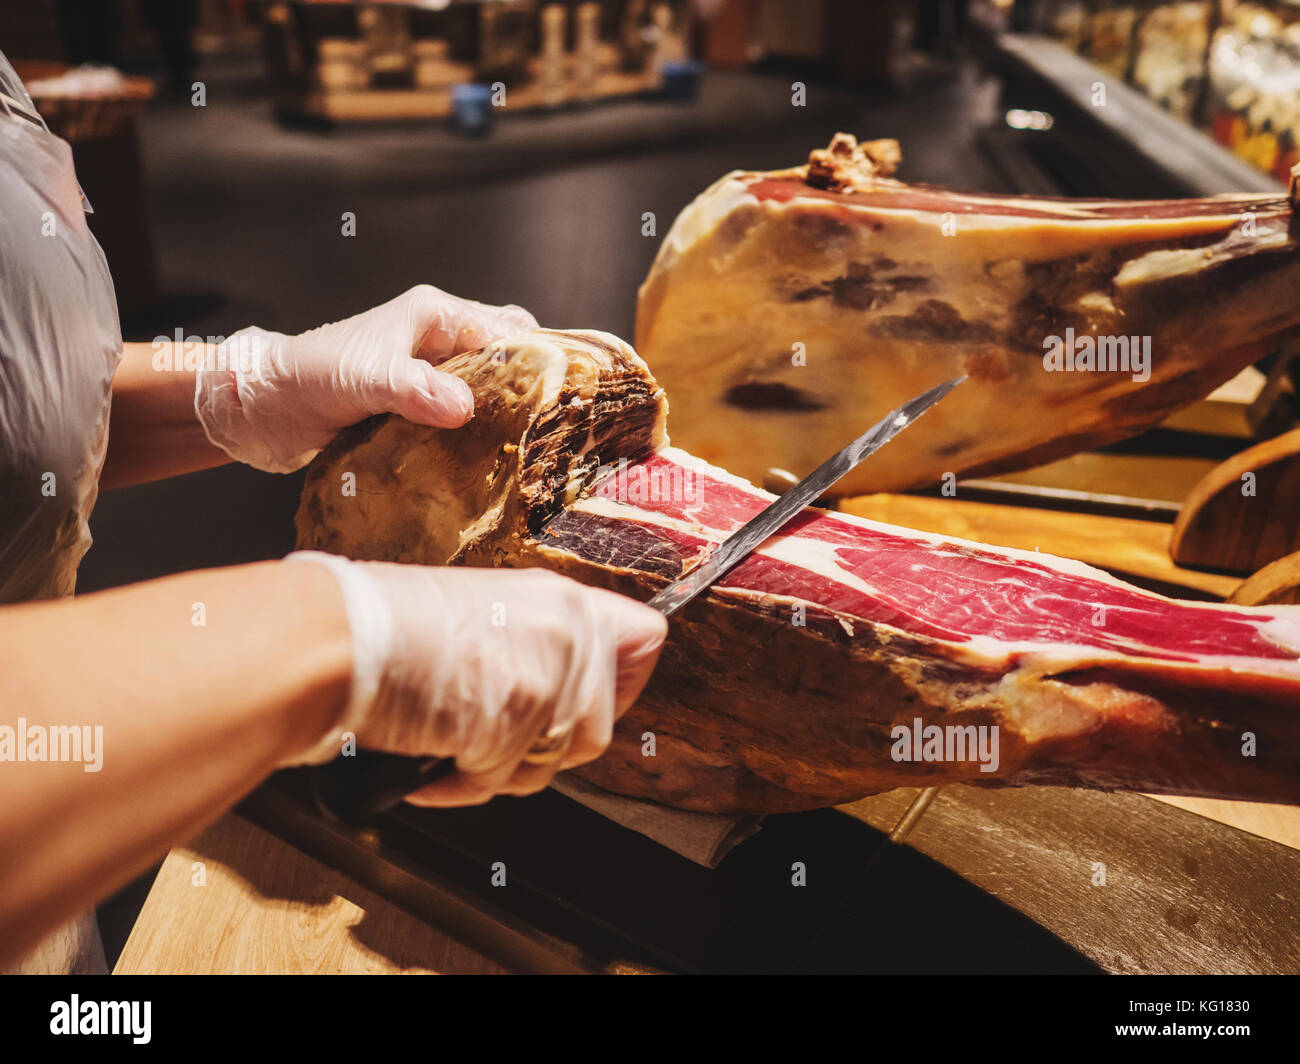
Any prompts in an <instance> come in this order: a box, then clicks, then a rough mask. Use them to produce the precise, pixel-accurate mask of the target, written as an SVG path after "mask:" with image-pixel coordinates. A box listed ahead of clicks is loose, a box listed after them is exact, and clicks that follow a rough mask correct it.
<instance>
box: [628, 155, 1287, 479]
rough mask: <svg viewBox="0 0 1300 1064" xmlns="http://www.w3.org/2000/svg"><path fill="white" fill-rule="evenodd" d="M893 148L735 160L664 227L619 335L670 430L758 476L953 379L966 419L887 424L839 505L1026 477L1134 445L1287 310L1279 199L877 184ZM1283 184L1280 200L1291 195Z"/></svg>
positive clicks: (1263, 344) (1235, 366)
mask: <svg viewBox="0 0 1300 1064" xmlns="http://www.w3.org/2000/svg"><path fill="white" fill-rule="evenodd" d="M898 161H899V159H898V145H897V143H896V142H895V141H873V142H870V143H868V144H864V145H858V144H856V142H855V141H854V139H853V138H852V137H848V136H845V135H844V134H840V135H838V136H837V137H836V138H835V140H834V141H833V142H832V144H831V147H830V148H829V149H823V150H820V151H815V152H813V153H812V157H811V160H810V162H809V165H807V166H802V167H797V168H794V169H791V170H782V171H776V172H770V173H760V172H745V171H736V172H734V173H730V174H728V175H726V176H725V177H723V178H721V179H720V180H719V181H717V182H716V183H715V184H714V185H713V186H711V187H710V188H709V189H708V190H707V191H705V192H703V193H701V194H700V196H699V197H698V198H697V199H696V200H695V201H694V202H693V203H691V204H690V205H689V206H687V207H686V208H685V209H684V210H683V211H682V213H681V214H680V215H679V216H678V217H677V220H676V221H675V222H674V223H673V226H672V229H671V230H670V231H669V233H668V234H667V236H666V237H665V239H664V242H663V245H662V247H661V248H660V249H659V254H658V256H657V258H656V259H655V262H654V265H653V267H652V268H651V270H650V273H649V275H648V276H647V278H646V280H645V283H644V284H643V285H642V287H641V293H640V298H639V301H638V306H637V325H636V348H637V351H638V352H639V353H640V354H641V356H642V357H643V358H644V359H645V360H646V362H647V363H649V365H650V369H651V371H652V372H653V373H654V374H655V376H656V378H657V379H658V380H659V383H660V384H661V385H663V387H664V388H665V390H666V391H667V392H668V394H669V396H671V397H672V401H673V438H674V439H675V440H676V441H677V442H678V443H679V444H680V445H681V446H683V447H685V448H686V449H687V450H689V451H690V452H691V453H692V454H694V455H696V456H697V457H700V458H703V459H705V460H706V461H709V462H716V463H718V464H719V465H722V466H725V467H726V468H727V469H729V470H731V471H732V472H733V473H736V474H738V475H740V476H744V477H746V478H747V479H749V480H752V481H754V482H755V483H759V484H762V483H764V481H765V478H766V477H767V475H768V472H769V470H773V469H778V470H788V471H789V472H791V473H793V474H795V475H797V476H803V475H805V474H806V473H808V472H810V471H811V470H812V469H813V468H814V467H815V466H816V465H817V463H818V462H820V461H821V460H822V458H824V457H825V456H826V455H828V454H832V453H833V452H834V451H835V450H836V449H837V448H838V447H840V446H842V445H843V443H844V441H845V440H849V439H852V438H853V437H854V436H855V435H856V434H857V433H859V432H861V431H862V428H863V427H864V426H866V425H870V424H872V423H873V422H874V421H876V420H877V419H878V418H880V417H882V416H883V415H884V414H885V413H886V412H887V411H889V410H892V409H893V408H894V407H896V406H898V405H899V404H900V403H903V402H905V401H906V400H908V399H909V398H911V397H912V396H914V395H918V394H920V393H921V392H923V391H925V389H927V388H929V387H931V386H932V385H935V384H937V383H939V382H940V381H942V380H947V379H948V378H950V377H955V376H957V375H959V374H961V373H966V374H969V377H970V380H969V381H968V382H967V383H966V384H965V385H964V386H963V389H962V390H963V393H964V394H963V396H962V401H963V406H962V411H961V414H960V416H954V415H951V414H950V415H949V416H948V417H947V418H946V419H945V421H944V424H943V425H942V426H939V427H938V428H936V427H935V426H929V430H928V431H926V432H924V433H908V434H905V435H904V436H902V437H900V438H899V439H898V440H896V441H895V442H894V443H893V444H891V445H890V446H889V447H888V448H886V449H885V450H883V451H881V453H880V455H879V456H878V457H877V458H876V459H874V460H873V461H871V462H868V463H866V464H864V465H862V466H861V467H859V468H858V469H857V470H855V471H853V472H852V473H850V474H849V475H848V476H847V477H846V478H845V479H844V480H842V481H841V482H840V484H839V486H838V488H837V490H838V491H841V492H842V493H844V494H854V493H859V492H866V491H896V490H900V489H902V488H908V487H914V486H921V485H927V484H932V483H935V482H937V481H939V480H940V479H941V478H942V477H943V474H945V473H954V474H966V475H976V474H984V473H992V472H1000V471H1005V470H1010V469H1021V468H1026V467H1028V466H1032V465H1038V464H1040V463H1042V462H1046V461H1050V460H1052V459H1055V458H1059V457H1061V456H1064V455H1068V454H1072V453H1075V452H1077V451H1082V450H1087V449H1088V448H1091V447H1095V446H1098V445H1100V444H1104V443H1109V442H1111V441H1114V440H1117V439H1121V438H1123V437H1126V436H1131V435H1133V434H1135V433H1137V432H1139V431H1141V430H1142V429H1144V428H1146V427H1148V426H1150V425H1153V424H1155V423H1156V422H1158V421H1159V420H1160V419H1162V418H1163V417H1164V416H1165V415H1167V414H1169V413H1170V412H1172V411H1174V410H1176V409H1177V408H1179V407H1181V406H1184V405H1186V404H1188V403H1190V402H1192V401H1193V400H1195V399H1197V398H1199V397H1201V396H1204V395H1208V394H1209V393H1210V392H1211V391H1212V390H1213V389H1214V388H1215V387H1217V386H1218V385H1219V384H1221V383H1223V382H1224V381H1226V380H1227V379H1228V378H1230V377H1232V376H1233V375H1234V374H1235V373H1237V372H1238V371H1239V370H1241V369H1242V368H1243V367H1245V366H1247V365H1249V364H1250V363H1252V362H1254V361H1255V360H1257V359H1259V358H1260V357H1262V356H1263V355H1265V354H1267V353H1268V352H1269V351H1270V350H1272V349H1274V348H1275V347H1276V346H1277V344H1278V341H1279V336H1280V334H1282V333H1284V332H1285V331H1287V330H1290V329H1292V328H1293V327H1294V326H1296V325H1297V323H1300V239H1297V236H1296V233H1295V231H1294V230H1293V228H1292V204H1291V203H1290V202H1288V199H1287V198H1286V196H1285V195H1283V194H1282V192H1281V190H1279V194H1278V195H1276V196H1259V195H1229V196H1217V197H1213V198H1208V199H1195V200H1167V201H1145V202H1136V201H1123V200H1065V199H1037V198H1027V197H1020V196H991V195H970V194H964V193H958V192H952V191H949V190H946V189H940V188H933V187H929V186H923V185H908V184H904V183H903V182H900V181H897V180H895V179H894V178H893V177H892V176H890V175H892V174H893V172H894V168H895V167H896V166H897V165H898ZM1293 195H1294V193H1293Z"/></svg>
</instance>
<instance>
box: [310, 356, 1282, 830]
mask: <svg viewBox="0 0 1300 1064" xmlns="http://www.w3.org/2000/svg"><path fill="white" fill-rule="evenodd" d="M445 368H446V369H447V370H449V371H450V372H454V373H456V374H458V375H460V376H461V377H463V378H464V379H465V380H466V381H467V382H468V383H469V384H470V386H471V387H472V388H473V390H474V392H475V395H476V396H477V397H478V398H477V409H476V413H475V417H474V419H473V420H472V421H471V422H470V423H469V424H468V425H466V426H465V427H464V428H462V429H457V430H438V429H429V428H423V427H420V426H417V425H412V424H410V423H408V422H406V421H403V420H401V419H399V418H396V417H383V418H374V419H371V420H370V421H368V422H366V423H364V424H363V425H361V426H358V427H356V428H354V429H352V430H349V431H348V432H346V433H344V434H343V435H342V436H341V437H340V438H339V439H338V440H337V441H336V442H335V443H334V444H332V445H331V446H330V447H329V448H328V449H327V450H326V451H325V452H324V453H323V454H322V455H321V456H320V457H319V458H318V459H317V460H316V462H315V463H314V464H313V465H312V467H311V470H310V473H309V475H308V479H307V483H306V487H305V489H304V493H303V499H302V504H301V506H300V508H299V511H298V519H297V521H298V538H299V545H300V546H302V547H311V548H316V549H322V550H329V551H334V552H336V553H341V554H345V555H348V556H351V557H356V558H373V559H387V560H394V561H408V562H422V563H431V564H443V563H452V564H467V565H506V566H528V565H540V566H545V567H547V568H550V569H555V570H557V571H559V572H563V573H567V574H569V575H571V576H574V577H576V578H578V579H579V580H582V581H584V582H587V583H591V584H598V585H601V586H605V587H609V588H613V589H615V590H618V591H622V592H624V593H626V594H629V595H633V596H636V597H638V598H642V599H644V598H648V597H649V596H650V595H651V594H653V593H654V592H655V591H656V590H658V589H659V588H660V587H661V586H663V584H664V583H665V582H666V581H667V580H669V579H672V578H673V577H675V576H677V575H679V574H680V573H681V572H682V571H683V569H684V568H685V567H687V566H690V565H692V564H694V563H695V562H696V561H697V560H698V559H700V558H701V557H702V556H703V555H704V554H705V553H706V552H707V551H708V550H709V549H710V546H711V545H712V544H715V543H717V542H718V541H719V540H721V539H722V538H724V537H725V536H727V535H728V534H729V533H730V532H731V531H733V530H734V529H736V528H737V527H739V525H740V524H742V523H743V522H744V521H745V520H746V519H747V518H748V517H750V516H751V515H752V514H754V513H755V512H756V511H757V510H758V509H760V508H761V507H762V506H764V505H765V504H766V503H767V502H768V501H769V500H770V498H771V497H770V496H769V495H767V494H766V493H764V492H761V491H759V490H757V489H755V488H754V487H753V486H751V485H750V484H748V483H747V482H745V481H743V480H741V479H739V478H737V477H734V476H732V475H731V474H729V473H727V472H724V471H723V470H721V469H717V468H715V467H713V466H710V465H707V464H706V463H704V462H702V461H700V460H698V459H696V458H693V457H692V456H691V455H689V454H687V453H686V452H684V451H681V450H678V449H676V448H674V447H670V446H668V445H667V439H666V436H665V431H664V430H665V415H666V404H665V401H664V397H663V393H662V391H661V390H660V389H659V388H658V386H657V385H656V383H655V381H654V380H653V379H652V378H651V377H650V375H649V373H648V371H647V370H646V367H645V365H644V364H643V363H642V362H641V360H640V359H639V358H638V357H637V356H636V355H635V354H634V353H633V352H632V350H631V349H630V348H629V347H627V346H626V345H625V344H623V343H622V342H621V341H619V340H617V339H616V338H614V337H612V336H608V335H605V334H602V333H595V332H553V331H547V330H542V331H538V332H536V333H531V334H528V335H526V336H523V337H519V338H516V339H513V340H511V341H508V342H502V343H498V344H495V345H492V346H491V347H488V348H485V349H484V350H483V351H481V352H475V353H472V354H468V355H463V356H460V357H458V358H456V359H453V360H452V361H450V362H448V363H446V364H445ZM963 401H964V396H963V395H961V394H960V393H957V394H954V395H953V396H952V397H951V398H950V399H949V400H948V401H947V402H946V403H944V404H943V408H941V409H939V410H936V411H934V412H933V413H932V414H930V415H928V416H927V418H926V419H925V422H924V423H922V424H920V425H917V426H915V427H914V428H912V429H909V430H908V432H907V433H904V434H903V435H902V436H900V437H899V439H900V440H901V439H902V438H904V437H906V436H907V435H908V434H909V433H912V434H921V433H924V432H927V431H930V430H932V429H933V428H935V426H936V424H942V421H943V418H944V417H947V416H953V415H954V414H958V415H959V407H960V404H961V403H962V402H963ZM944 408H946V409H944ZM931 419H933V422H932V423H931ZM841 442H843V441H841ZM895 442H897V441H895ZM890 446H893V444H891V445H890ZM886 450H888V448H886ZM881 453H882V454H883V453H884V452H881ZM875 460H876V459H875V458H872V459H870V461H875ZM348 474H351V477H349V476H348ZM351 487H355V491H352V490H350V489H351ZM646 733H653V736H654V756H646V751H647V749H648V747H647V743H646V739H645V736H646ZM994 736H996V745H994ZM936 754H937V755H938V756H937V757H936V756H933V755H936ZM580 774H581V775H583V776H584V777H585V778H586V779H588V780H590V781H592V782H594V783H597V784H599V785H600V786H602V787H606V788H608V789H610V790H612V791H617V792H620V793H623V794H629V795H634V796H638V797H644V798H653V799H657V800H658V801H661V802H665V803H667V804H670V805H676V806H681V807H684V808H688V809H701V810H716V811H744V812H762V811H779V810H795V809H806V808H813V807H817V806H823V805H828V804H832V803H836V802H843V801H847V800H850V799H853V798H856V797H860V796H862V795H865V794H869V793H872V792H875V791H881V790H887V789H889V788H892V787H897V786H905V785H923V784H932V783H940V782H946V781H958V780H963V781H968V782H975V783H1003V784H1029V783H1047V784H1066V785H1077V786H1087V787H1103V788H1123V789H1135V790H1142V791H1158V792H1171V793H1181V794H1201V795H1214V796H1231V797H1244V798H1257V799H1268V800H1271V801H1288V802H1300V607H1287V606H1281V607H1276V608H1268V609H1264V608H1259V609H1252V608H1246V607H1226V606H1219V605H1207V604H1200V603H1190V602H1178V601H1174V600H1170V599H1166V598H1162V597H1160V596H1159V595H1155V594H1151V593H1148V592H1146V591H1142V590H1139V589H1137V588H1134V587H1130V586H1128V585H1126V584H1123V583H1121V582H1119V581H1117V580H1115V579H1113V578H1111V577H1110V576H1108V575H1106V574H1104V573H1101V572H1099V571H1097V570H1094V569H1091V568H1089V567H1087V566H1085V565H1082V564H1080V563H1077V562H1072V561H1066V560H1063V559H1060V558H1053V557H1050V556H1048V555H1041V554H1031V553H1026V552H1021V551H1013V550H1002V549H998V548H993V547H988V546H983V545H980V544H976V543H970V542H965V541H962V540H955V539H950V538H946V537H942V536H936V535H927V534H923V533H919V532H914V531H910V530H907V529H903V528H896V527H892V526H889V525H883V524H877V523H874V522H870V521H865V520H861V519H858V518H854V517H848V516H843V515H840V514H834V513H825V512H821V511H811V510H810V511H809V512H808V513H806V514H805V515H803V516H801V517H800V518H799V519H798V520H797V521H796V522H795V523H794V524H792V525H791V526H789V527H788V529H787V530H786V532H785V534H783V535H781V536H779V537H776V538H774V539H772V540H770V541H769V542H768V543H767V544H765V545H764V546H763V547H762V549H760V550H759V551H758V552H757V553H755V554H754V555H752V556H750V557H749V558H748V559H747V560H746V561H745V562H743V563H742V564H741V565H740V566H739V567H738V568H736V569H735V570H733V571H732V572H731V573H730V574H728V575H727V576H726V577H725V578H723V580H722V581H721V583H720V584H719V585H717V586H716V587H714V588H713V589H712V590H711V591H710V592H709V593H708V594H707V595H705V596H702V597H701V598H700V599H697V600H696V601H695V602H693V603H691V604H690V605H689V606H688V607H687V608H686V609H684V610H683V611H682V612H681V613H680V614H678V615H677V616H676V617H674V618H673V621H672V630H671V634H670V638H669V642H668V645H667V647H666V648H665V650H664V653H663V657H662V659H661V662H660V665H659V667H658V669H657V671H656V673H655V675H654V677H653V679H652V680H651V683H650V685H649V687H648V688H647V689H646V691H645V694H644V695H643V696H642V698H641V699H640V700H639V702H638V704H637V705H636V706H635V707H633V709H632V710H631V711H630V712H629V713H628V714H627V716H626V717H625V718H624V719H623V720H622V721H621V722H620V724H619V726H618V728H617V731H616V736H615V740H614V744H613V746H612V748H611V749H610V751H609V752H608V753H607V754H606V756H605V757H603V758H602V759H600V760H599V761H597V762H595V763H593V764H591V765H589V766H587V767H585V768H584V769H581V770H580Z"/></svg>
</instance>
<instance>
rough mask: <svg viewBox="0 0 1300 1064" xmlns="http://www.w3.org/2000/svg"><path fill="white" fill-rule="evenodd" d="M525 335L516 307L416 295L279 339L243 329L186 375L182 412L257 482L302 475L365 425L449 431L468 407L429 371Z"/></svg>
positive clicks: (466, 395) (454, 388) (527, 322)
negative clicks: (390, 421)
mask: <svg viewBox="0 0 1300 1064" xmlns="http://www.w3.org/2000/svg"><path fill="white" fill-rule="evenodd" d="M535 328H537V322H536V320H535V319H534V318H533V316H532V315H531V314H529V313H528V311H526V310H524V309H522V308H521V307H514V306H509V307H493V306H488V305H487V304H485V303H475V302H472V301H471V300H467V299H459V298H457V297H456V296H452V295H448V294H447V293H446V292H443V291H441V290H440V289H437V288H434V287H433V286H432V285H427V284H424V285H417V286H416V287H415V288H412V289H411V290H410V291H408V292H404V293H403V294H402V295H400V296H398V297H397V298H396V299H393V300H390V301H389V302H387V303H384V304H382V305H381V306H378V307H375V308H374V309H372V310H367V311H366V312H365V313H363V314H358V315H356V316H355V317H352V318H347V319H345V320H344V321H337V322H334V323H333V324H331V325H322V326H320V328H317V329H312V330H310V331H309V332H305V333H301V334H300V335H298V336H285V335H284V334H283V333H276V332H267V331H266V330H265V329H259V328H257V327H256V326H253V327H251V328H248V329H241V330H240V331H239V332H237V333H235V334H234V336H231V337H228V338H227V339H226V340H225V342H223V343H222V344H221V345H220V346H219V347H218V348H217V352H216V359H215V364H214V365H213V366H208V367H204V368H201V369H200V370H199V372H198V373H197V374H196V379H195V388H194V411H195V413H196V414H197V415H198V419H199V422H200V423H201V424H202V425H203V429H204V431H205V432H206V433H207V435H208V439H209V440H211V441H212V443H213V444H215V445H216V446H217V447H220V448H221V449H222V450H223V451H225V452H226V453H227V454H228V455H230V456H231V457H232V458H234V459H235V460H236V461H239V462H244V463H246V464H248V465H251V466H254V467H255V468H257V469H262V470H265V471H266V472H268V473H290V472H292V471H293V470H295V469H300V468H301V467H302V466H304V465H306V464H307V463H308V462H309V461H311V459H312V458H313V457H315V455H316V454H317V453H318V452H319V451H320V449H321V448H322V447H324V446H325V445H326V444H327V443H329V441H330V440H331V439H333V437H334V435H335V434H336V433H337V432H338V431H339V429H342V428H345V427H346V426H348V425H354V424H356V423H357V422H358V421H361V420H363V419H364V418H366V417H369V416H370V415H371V414H384V413H392V414H398V415H400V416H401V417H404V418H406V419H407V420H408V421H414V422H416V423H417V424H420V425H430V426H433V427H435V428H455V427H457V426H458V425H463V424H464V423H465V422H466V421H468V420H469V419H470V417H472V416H473V413H474V397H473V395H471V394H470V390H469V387H468V385H466V384H465V382H464V381H462V380H460V379H459V378H456V377H452V376H451V375H449V374H446V373H442V372H439V371H438V370H436V369H434V368H433V364H434V363H437V362H441V361H443V360H444V359H447V358H450V357H451V356H452V355H457V354H460V353H461V352H462V351H473V350H475V349H477V348H480V347H483V346H485V345H487V344H489V343H491V342H492V341H494V340H499V339H502V338H503V337H506V336H511V335H513V334H515V333H518V332H525V331H527V330H529V329H535Z"/></svg>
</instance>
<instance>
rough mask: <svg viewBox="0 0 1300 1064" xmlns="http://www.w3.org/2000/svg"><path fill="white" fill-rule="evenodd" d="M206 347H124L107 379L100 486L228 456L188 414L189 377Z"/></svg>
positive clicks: (158, 476) (191, 468) (206, 465)
mask: <svg viewBox="0 0 1300 1064" xmlns="http://www.w3.org/2000/svg"><path fill="white" fill-rule="evenodd" d="M215 352H216V348H215V347H214V346H213V345H212V344H201V343H194V344H176V343H171V342H162V341H158V342H156V343H150V344H124V345H123V355H122V361H121V362H120V363H119V364H118V367H117V373H116V374H115V375H114V377H113V412H112V418H111V421H110V423H109V434H108V456H107V457H106V458H105V460H104V473H103V476H102V477H101V478H100V483H101V484H102V485H103V486H104V487H105V488H121V487H127V486H128V485H131V484H143V483H145V482H146V481H151V480H162V479H164V478H165V477H174V476H179V475H180V474H182V473H193V472H195V471H197V470H200V469H210V468H212V467H213V466H218V465H222V464H224V463H226V462H229V461H230V456H229V455H227V454H226V452H225V451H223V450H221V449H220V448H219V447H214V446H213V445H212V443H211V442H210V441H209V440H208V437H207V434H206V433H205V432H204V431H203V426H202V425H201V424H200V423H199V420H198V418H197V417H196V416H195V414H194V373H195V368H196V364H197V363H198V361H199V360H200V359H204V358H206V359H209V360H211V359H212V358H214V357H215Z"/></svg>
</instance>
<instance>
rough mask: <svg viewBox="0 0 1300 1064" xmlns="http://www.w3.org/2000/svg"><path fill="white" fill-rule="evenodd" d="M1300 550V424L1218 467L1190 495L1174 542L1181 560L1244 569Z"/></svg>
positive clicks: (1250, 569) (1175, 554)
mask: <svg viewBox="0 0 1300 1064" xmlns="http://www.w3.org/2000/svg"><path fill="white" fill-rule="evenodd" d="M1298 550H1300V429H1293V430H1292V431H1290V432H1286V433H1283V434H1282V435H1281V436H1278V437H1276V438H1275V439H1271V440H1267V441H1266V442H1264V443H1260V444H1256V445H1255V446H1254V447H1249V448H1247V449H1246V450H1244V451H1242V452H1241V453H1240V454H1236V455H1233V457H1231V458H1229V459H1228V460H1227V461H1225V462H1223V463H1221V464H1220V465H1218V466H1216V467H1215V468H1214V469H1212V470H1211V471H1210V472H1209V473H1208V474H1207V475H1206V476H1205V477H1204V478H1203V479H1202V480H1201V481H1200V482H1199V483H1198V484H1197V485H1196V487H1194V488H1193V489H1192V491H1191V494H1190V495H1188V497H1187V500H1186V502H1184V504H1183V508H1182V511H1181V512H1180V513H1179V515H1178V520H1177V521H1175V522H1174V528H1173V533H1172V535H1171V536H1170V541H1169V554H1170V556H1171V557H1172V558H1173V560H1174V561H1175V562H1177V563H1178V564H1179V565H1190V566H1198V567H1201V568H1207V569H1221V570H1227V571H1230V572H1239V573H1253V572H1255V571H1256V570H1258V569H1261V568H1262V567H1264V566H1267V565H1269V564H1270V563H1271V562H1275V561H1277V560H1278V559H1279V558H1283V557H1284V556H1286V555H1288V554H1291V553H1292V552H1294V551H1298ZM1260 575H1262V574H1260Z"/></svg>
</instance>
